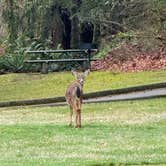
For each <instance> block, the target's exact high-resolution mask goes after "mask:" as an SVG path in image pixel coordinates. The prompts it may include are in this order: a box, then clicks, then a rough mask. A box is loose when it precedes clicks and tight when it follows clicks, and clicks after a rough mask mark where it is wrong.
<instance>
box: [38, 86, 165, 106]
mask: <svg viewBox="0 0 166 166" xmlns="http://www.w3.org/2000/svg"><path fill="white" fill-rule="evenodd" d="M154 97H166V88H157V89H152V90H145V91H137V92H130V93H125V94H119V95H109V96H104V97H97V98H92V99H86V100H84V101H83V102H84V103H101V102H111V101H122V100H136V99H146V98H154ZM63 105H66V102H59V103H51V104H41V105H38V106H40V107H41V106H63Z"/></svg>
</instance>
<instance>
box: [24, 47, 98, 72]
mask: <svg viewBox="0 0 166 166" xmlns="http://www.w3.org/2000/svg"><path fill="white" fill-rule="evenodd" d="M92 52H97V49H68V50H35V51H26V53H28V54H42V55H50V54H56V53H61V54H66V53H82V54H83V55H84V58H74V57H73V58H65V59H35V60H26V61H25V63H30V64H31V63H39V64H41V65H42V69H41V71H42V73H48V67H49V64H50V63H59V62H68V63H69V62H87V63H88V68H90V67H91V66H90V62H91V61H95V60H96V59H92V58H91V53H92Z"/></svg>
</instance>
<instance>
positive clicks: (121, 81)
mask: <svg viewBox="0 0 166 166" xmlns="http://www.w3.org/2000/svg"><path fill="white" fill-rule="evenodd" d="M73 80H74V77H73V76H72V75H71V73H50V74H48V75H42V74H6V75H0V94H1V95H0V102H2V101H11V100H26V99H35V98H47V97H54V96H64V93H65V90H66V87H67V86H68V85H69V84H70V83H71V82H72V81H73ZM165 80H166V70H162V71H151V72H149V71H148V72H139V73H111V72H92V73H90V75H89V76H88V78H87V80H86V83H85V87H84V91H85V93H87V92H94V91H99V90H107V89H117V88H125V87H130V86H136V85H143V84H150V83H159V82H163V81H165Z"/></svg>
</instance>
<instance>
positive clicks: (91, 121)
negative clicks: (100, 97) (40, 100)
mask: <svg viewBox="0 0 166 166" xmlns="http://www.w3.org/2000/svg"><path fill="white" fill-rule="evenodd" d="M68 115H69V110H68V108H67V107H44V108H31V107H27V108H0V165H2V166H11V165H12V166H22V165H24V166H39V165H40V166H55V165H58V166H59V165H60V166H61V165H62V166H63V165H64V166H66V165H68V166H70V165H72V166H77V165H78V166H89V165H102V166H103V165H105V166H109V165H120V164H121V165H148V166H149V165H163V166H164V165H166V99H165V98H162V99H161V98H159V99H151V100H142V101H127V102H114V103H103V104H90V105H84V107H83V127H82V128H81V129H76V128H74V127H73V128H70V127H68V125H67V124H68V118H69V116H68Z"/></svg>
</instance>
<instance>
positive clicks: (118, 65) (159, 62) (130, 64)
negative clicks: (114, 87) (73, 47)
mask: <svg viewBox="0 0 166 166" xmlns="http://www.w3.org/2000/svg"><path fill="white" fill-rule="evenodd" d="M159 69H166V48H164V47H162V48H161V49H159V50H157V51H151V52H146V51H144V50H143V49H142V47H140V46H138V45H131V44H123V45H122V46H120V47H117V48H115V49H113V50H111V51H110V52H109V54H108V55H107V56H106V57H105V58H103V59H100V60H97V61H95V62H93V63H92V70H104V71H106V70H108V71H113V72H137V71H148V70H159Z"/></svg>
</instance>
